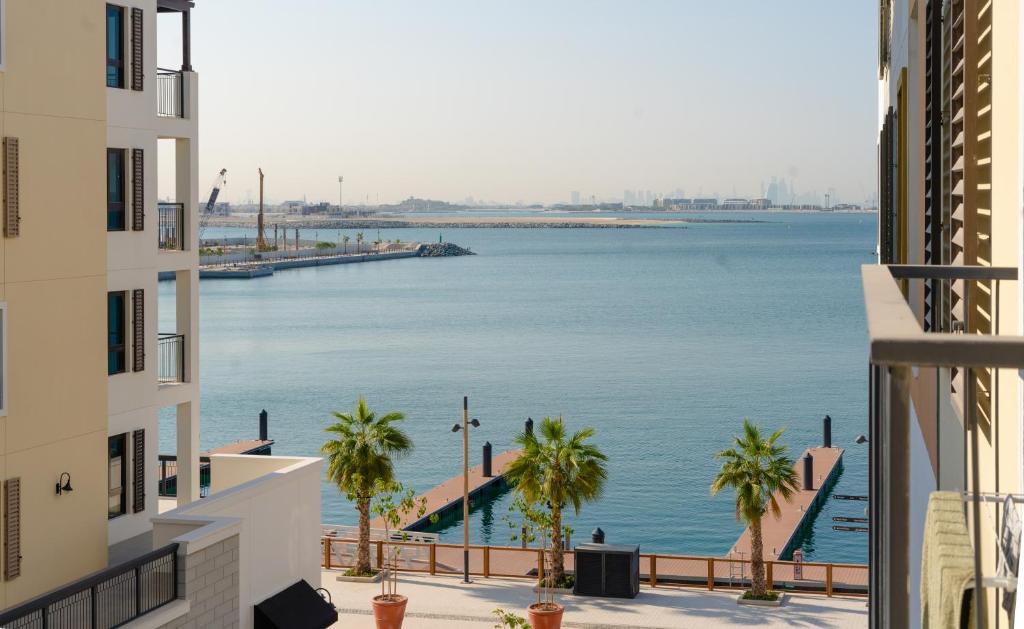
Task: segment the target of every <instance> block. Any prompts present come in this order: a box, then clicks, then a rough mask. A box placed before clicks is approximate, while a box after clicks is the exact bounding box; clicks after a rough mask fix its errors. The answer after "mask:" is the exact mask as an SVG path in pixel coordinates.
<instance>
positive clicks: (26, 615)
mask: <svg viewBox="0 0 1024 629" xmlns="http://www.w3.org/2000/svg"><path fill="white" fill-rule="evenodd" d="M177 572H178V544H169V545H167V546H164V547H163V548H160V549H159V550H154V551H153V552H150V553H147V554H145V555H142V556H141V557H137V558H136V559H133V560H131V561H128V562H125V563H122V564H120V565H117V566H113V567H111V568H107V569H106V570H101V571H100V572H97V573H95V574H93V575H90V576H87V577H85V578H83V579H80V580H79V581H76V582H74V583H71V584H69V585H67V586H65V587H62V588H60V589H59V590H55V591H53V592H50V593H49V594H44V595H43V596H40V597H38V598H35V599H33V600H31V601H29V602H27V603H24V604H22V605H19V606H17V607H14V608H12V609H9V610H7V611H6V612H4V613H3V614H0V627H44V628H45V627H119V626H121V625H123V624H125V623H128V622H131V621H132V620H135V619H136V618H140V617H142V616H144V615H146V614H149V613H150V612H153V611H155V610H156V609H158V608H160V607H163V606H164V605H167V604H168V603H171V602H173V601H174V600H175V599H177V598H178V574H177Z"/></svg>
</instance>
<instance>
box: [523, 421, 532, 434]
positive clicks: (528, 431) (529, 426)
mask: <svg viewBox="0 0 1024 629" xmlns="http://www.w3.org/2000/svg"><path fill="white" fill-rule="evenodd" d="M524 430H525V432H526V434H528V435H532V434H533V418H532V417H527V418H526V428H525V429H524Z"/></svg>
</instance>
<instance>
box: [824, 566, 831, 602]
mask: <svg viewBox="0 0 1024 629" xmlns="http://www.w3.org/2000/svg"><path fill="white" fill-rule="evenodd" d="M825 595H826V596H832V564H828V565H826V566H825Z"/></svg>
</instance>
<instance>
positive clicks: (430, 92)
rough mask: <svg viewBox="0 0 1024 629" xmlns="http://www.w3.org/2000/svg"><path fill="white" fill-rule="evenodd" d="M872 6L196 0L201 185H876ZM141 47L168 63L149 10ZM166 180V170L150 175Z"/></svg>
mask: <svg viewBox="0 0 1024 629" xmlns="http://www.w3.org/2000/svg"><path fill="white" fill-rule="evenodd" d="M876 11H877V8H876V7H875V6H874V5H872V4H871V3H870V2H862V1H850V0H834V1H825V0H805V1H796V0H792V1H790V0H775V1H770V2H765V1H762V0H759V1H753V0H752V1H748V2H741V1H716V2H707V1H706V0H704V1H702V2H689V1H684V0H675V1H664V2H658V1H647V0H630V1H626V0H622V1H619V2H610V1H593V0H590V1H585V2H584V1H567V0H558V1H557V2H551V1H550V0H548V1H547V2H539V1H538V2H531V1H523V0H517V1H516V2H512V1H508V2H488V1H471V0H462V1H454V0H453V1H442V0H430V1H429V2H424V1H422V0H416V1H407V2H399V1H387V0H383V1H382V0H374V1H372V2H371V1H369V0H367V1H365V2H350V1H345V2H341V1H335V0H287V1H285V2H282V1H281V0H274V1H271V0H196V8H195V9H194V11H193V31H192V34H193V44H192V45H193V49H192V57H193V66H194V67H195V69H196V71H198V72H199V73H200V150H199V156H200V160H199V168H200V198H203V199H205V197H206V195H207V193H208V187H209V185H210V184H212V182H213V179H214V177H215V175H216V173H217V171H218V170H219V169H220V168H227V169H228V186H227V188H226V189H225V190H224V191H223V196H222V199H225V200H229V201H235V202H238V201H245V200H246V199H248V198H249V197H250V195H251V196H252V197H253V198H255V196H256V191H257V189H258V178H257V174H256V168H257V167H262V168H263V171H264V172H265V173H266V194H267V197H268V199H272V200H275V201H281V200H285V199H296V198H302V196H303V195H304V194H305V195H306V197H307V198H308V199H309V200H310V201H314V200H329V201H331V202H334V203H336V202H337V199H338V183H337V180H338V175H344V177H345V193H344V194H345V203H346V204H349V203H357V202H364V201H365V200H366V199H367V198H369V201H370V202H371V203H374V202H376V201H377V198H378V195H379V198H380V200H381V202H394V201H397V200H400V199H403V198H405V197H407V196H410V195H414V196H418V197H430V198H435V199H443V200H449V201H461V200H462V199H464V198H465V197H468V196H472V197H475V198H476V199H487V200H499V201H510V202H515V201H520V200H521V201H525V202H534V201H537V202H543V203H553V202H564V201H567V200H568V198H569V192H570V191H571V190H579V191H581V192H582V194H583V195H584V196H585V197H586V198H589V196H590V195H591V194H594V195H597V196H598V197H599V198H601V197H604V198H621V196H622V191H623V189H626V188H630V189H644V190H647V189H649V190H652V191H654V192H662V193H668V194H671V193H673V192H674V191H675V190H676V189H677V188H681V189H683V190H684V191H685V192H686V194H687V195H690V196H695V195H697V194H698V193H703V194H707V195H710V194H714V193H716V192H717V193H718V194H719V195H721V196H731V195H732V194H733V193H734V192H735V193H736V194H738V195H740V196H757V195H759V194H760V193H761V185H762V182H764V183H767V182H768V180H769V179H770V177H771V176H772V175H777V176H780V177H787V178H793V179H795V185H796V189H797V191H798V192H809V191H811V190H817V191H818V192H819V193H824V192H825V191H826V190H827V189H828V188H829V187H834V188H835V190H836V197H835V198H836V199H838V200H839V201H851V202H860V201H862V200H863V199H864V198H866V197H868V196H870V195H871V191H872V190H873V188H874V178H875V175H874V170H875V167H874V164H875V159H874V144H875V135H876V130H875V117H876V116H875V108H876V98H875V89H876V83H875V81H876V76H875V72H876V63H877V61H876V57H877V55H876V52H875V40H876V37H875V29H876V24H875V21H876V19H877V18H876ZM159 21H160V23H161V26H160V53H159V60H160V64H161V65H162V66H169V67H177V66H178V65H179V64H180V48H179V46H180V44H179V43H178V41H177V34H178V29H179V26H178V24H179V22H178V19H177V18H176V17H172V16H166V15H162V16H160V19H159ZM166 179H167V173H166V172H164V173H162V184H161V185H162V188H161V191H163V190H166V189H167V188H166V187H163V186H164V183H163V180H166Z"/></svg>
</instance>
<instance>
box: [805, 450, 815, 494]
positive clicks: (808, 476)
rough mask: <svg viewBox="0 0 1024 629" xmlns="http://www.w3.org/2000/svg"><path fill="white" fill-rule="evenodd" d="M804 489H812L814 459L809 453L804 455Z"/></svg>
mask: <svg viewBox="0 0 1024 629" xmlns="http://www.w3.org/2000/svg"><path fill="white" fill-rule="evenodd" d="M804 489H806V490H808V491H810V490H812V489H814V457H813V456H811V453H810V452H808V453H807V454H805V455H804Z"/></svg>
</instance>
